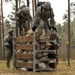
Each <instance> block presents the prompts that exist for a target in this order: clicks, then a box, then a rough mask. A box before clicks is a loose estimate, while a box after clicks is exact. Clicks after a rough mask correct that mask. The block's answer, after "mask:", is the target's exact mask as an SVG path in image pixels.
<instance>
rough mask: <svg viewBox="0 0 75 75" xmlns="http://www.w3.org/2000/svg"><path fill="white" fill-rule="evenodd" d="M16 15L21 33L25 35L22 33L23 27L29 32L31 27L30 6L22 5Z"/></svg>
mask: <svg viewBox="0 0 75 75" xmlns="http://www.w3.org/2000/svg"><path fill="white" fill-rule="evenodd" d="M16 16H17V25H18V26H19V29H20V34H21V35H23V34H22V33H23V32H22V31H23V28H24V31H25V32H27V31H28V30H29V28H30V26H29V25H28V24H27V23H28V22H31V21H32V17H31V15H30V9H29V7H28V6H25V5H22V6H21V7H20V8H19V9H18V11H17V12H16Z"/></svg>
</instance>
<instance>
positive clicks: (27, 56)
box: [16, 54, 33, 60]
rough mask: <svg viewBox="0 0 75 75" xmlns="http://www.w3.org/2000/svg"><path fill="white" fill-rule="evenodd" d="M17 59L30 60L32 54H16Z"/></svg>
mask: <svg viewBox="0 0 75 75" xmlns="http://www.w3.org/2000/svg"><path fill="white" fill-rule="evenodd" d="M16 58H17V59H27V60H32V59H33V54H16Z"/></svg>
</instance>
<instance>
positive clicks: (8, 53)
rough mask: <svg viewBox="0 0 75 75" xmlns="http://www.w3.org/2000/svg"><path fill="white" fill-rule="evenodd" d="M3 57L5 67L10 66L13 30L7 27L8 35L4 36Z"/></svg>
mask: <svg viewBox="0 0 75 75" xmlns="http://www.w3.org/2000/svg"><path fill="white" fill-rule="evenodd" d="M4 46H5V57H6V65H7V68H10V59H11V57H12V54H13V30H12V29H9V31H8V35H7V36H5V37H4Z"/></svg>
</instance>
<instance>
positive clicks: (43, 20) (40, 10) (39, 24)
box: [32, 2, 55, 47]
mask: <svg viewBox="0 0 75 75" xmlns="http://www.w3.org/2000/svg"><path fill="white" fill-rule="evenodd" d="M49 18H50V21H51V25H52V27H54V23H55V22H54V13H53V9H52V7H51V4H50V3H49V2H44V3H42V5H40V6H39V7H37V10H36V12H35V16H34V19H33V27H32V30H33V31H35V30H36V28H37V29H38V34H39V36H41V35H42V34H43V29H44V30H45V34H48V35H49V34H50V33H49V29H51V26H49V24H48V19H49ZM48 46H51V44H50V43H49V38H48V37H47V39H46V47H48Z"/></svg>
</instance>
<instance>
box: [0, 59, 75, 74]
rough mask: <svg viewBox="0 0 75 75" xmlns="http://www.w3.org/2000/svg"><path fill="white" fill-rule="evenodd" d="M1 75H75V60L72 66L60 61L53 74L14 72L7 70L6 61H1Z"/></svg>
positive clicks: (11, 69)
mask: <svg viewBox="0 0 75 75" xmlns="http://www.w3.org/2000/svg"><path fill="white" fill-rule="evenodd" d="M0 75H75V60H71V65H70V66H68V65H67V61H60V62H59V64H58V66H57V68H56V71H53V72H51V71H50V72H35V73H34V72H31V71H24V70H13V68H12V67H11V68H10V69H7V68H6V66H5V61H0Z"/></svg>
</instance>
